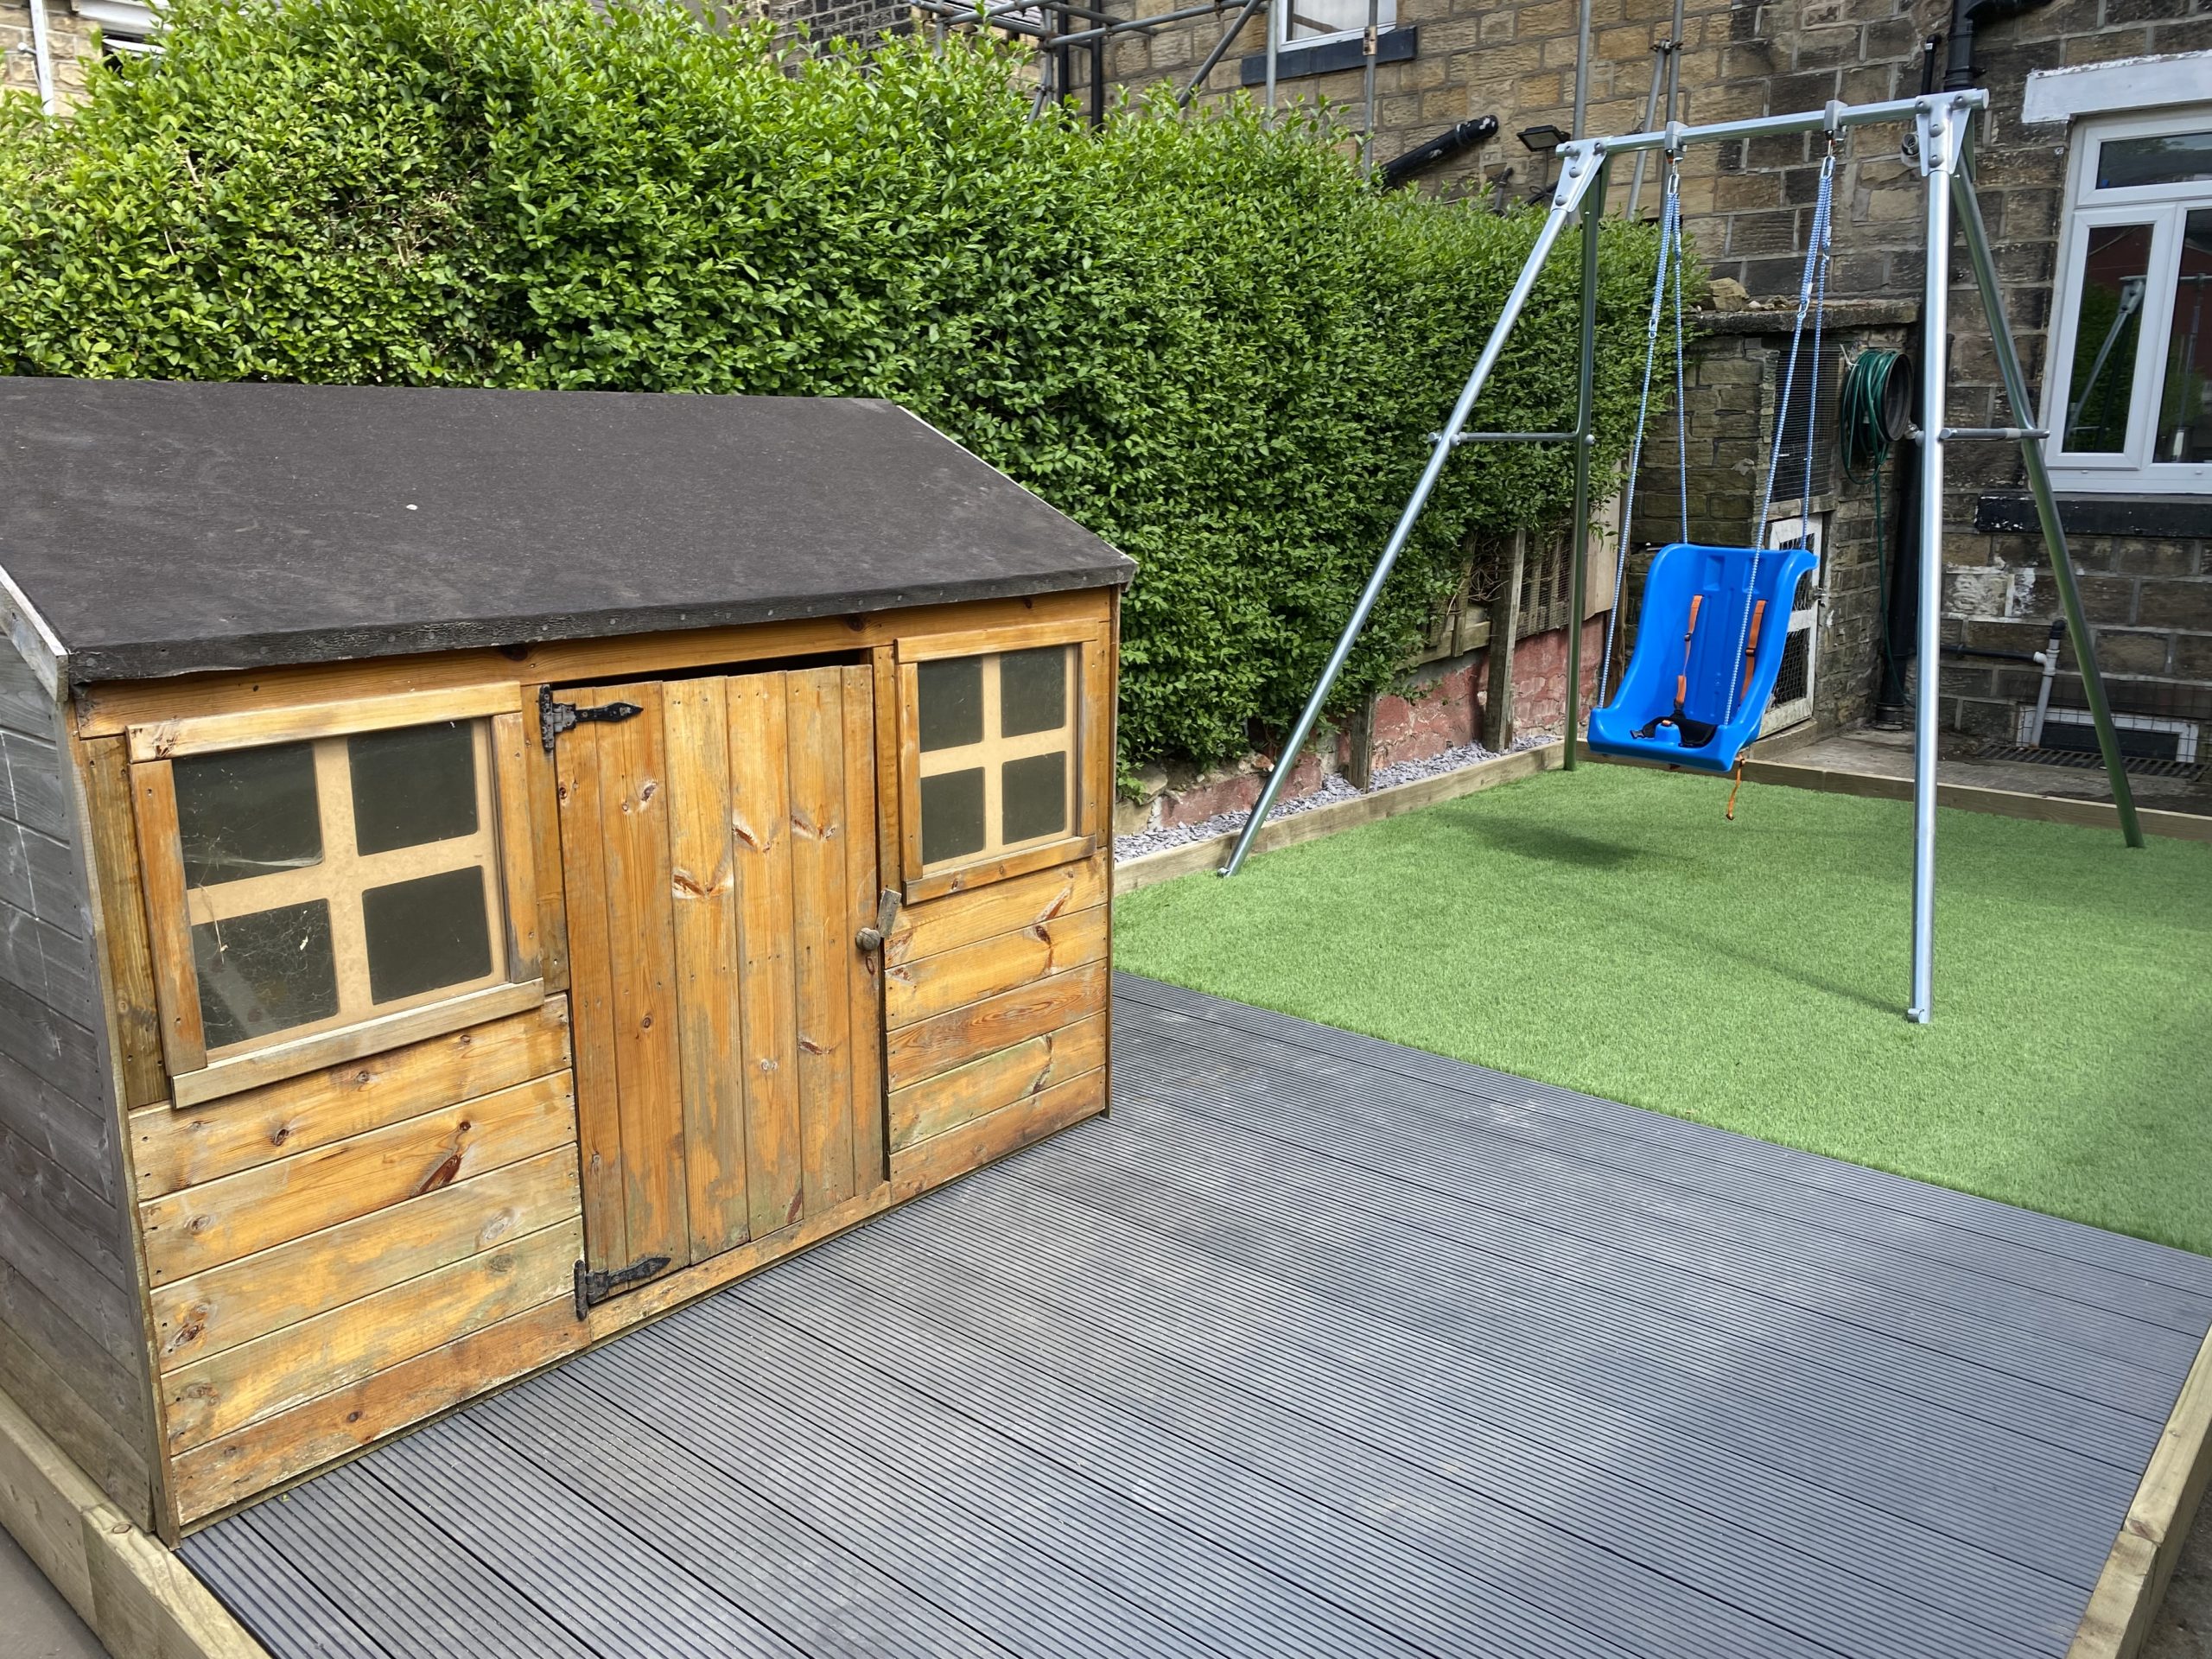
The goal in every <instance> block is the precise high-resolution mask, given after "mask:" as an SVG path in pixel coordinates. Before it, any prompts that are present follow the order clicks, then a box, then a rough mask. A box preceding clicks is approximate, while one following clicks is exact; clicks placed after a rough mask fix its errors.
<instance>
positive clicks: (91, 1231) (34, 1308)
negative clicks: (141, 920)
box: [0, 650, 156, 1525]
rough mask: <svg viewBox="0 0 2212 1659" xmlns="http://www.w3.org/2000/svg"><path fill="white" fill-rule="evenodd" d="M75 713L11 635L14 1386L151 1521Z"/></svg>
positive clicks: (7, 728) (3, 781)
mask: <svg viewBox="0 0 2212 1659" xmlns="http://www.w3.org/2000/svg"><path fill="white" fill-rule="evenodd" d="M59 718H60V710H59V709H57V708H56V707H55V705H54V701H53V700H52V698H50V697H49V696H48V695H47V693H46V691H45V690H44V689H43V688H42V687H41V685H40V683H38V681H37V679H36V678H35V677H34V676H33V675H32V673H31V671H30V670H29V667H28V666H26V665H25V664H24V663H23V661H22V658H19V657H17V656H16V653H15V652H13V651H12V650H0V1389H4V1390H5V1391H6V1392H7V1393H8V1394H9V1395H11V1396H13V1397H14V1398H15V1399H16V1401H17V1402H19V1403H21V1404H22V1407H23V1408H24V1409H25V1410H26V1411H28V1412H29V1413H30V1414H31V1415H32V1417H33V1418H34V1420H35V1421H37V1423H38V1424H39V1426H40V1427H41V1428H42V1429H44V1430H45V1431H46V1433H48V1434H49V1435H50V1436H52V1438H53V1439H54V1442H55V1444H57V1445H58V1446H60V1447H61V1448H62V1449H63V1450H64V1451H66V1452H68V1454H69V1455H70V1456H71V1457H72V1458H73V1459H75V1460H76V1462H77V1463H78V1464H79V1465H80V1466H81V1467H82V1468H83V1469H84V1470H85V1471H86V1473H87V1474H89V1475H90V1476H91V1477H92V1478H93V1479H94V1480H95V1481H96V1482H97V1483H98V1484H99V1485H100V1487H101V1488H102V1490H104V1491H106V1492H107V1494H108V1495H109V1497H111V1498H112V1499H113V1500H114V1501H115V1503H116V1504H117V1505H118V1508H120V1509H121V1510H123V1511H124V1513H125V1514H127V1515H129V1516H131V1517H132V1518H133V1519H135V1520H137V1521H138V1522H140V1523H141V1524H142V1525H145V1524H150V1522H152V1520H153V1517H154V1515H155V1512H156V1495H155V1494H156V1475H155V1466H156V1465H155V1458H154V1452H153V1443H152V1429H153V1406H152V1401H151V1395H150V1385H149V1368H148V1363H147V1357H146V1339H145V1313H144V1303H143V1296H142V1294H141V1290H140V1284H139V1269H138V1263H137V1255H136V1253H135V1232H134V1229H133V1227H132V1224H131V1215H130V1190H129V1185H128V1180H127V1178H126V1175H125V1173H124V1160H123V1153H122V1149H121V1138H122V1137H121V1133H120V1128H119V1122H118V1111H117V1107H116V1100H115V1091H114V1086H113V1084H112V1081H111V1076H110V1070H109V1049H108V1043H107V1038H106V1030H107V1027H106V1020H105V1014H104V1013H103V1011H102V1004H101V999H100V994H99V990H98V988H96V983H95V974H94V966H93V963H94V944H93V930H92V914H91V910H90V906H89V905H88V903H87V891H88V889H87V885H86V876H85V869H84V861H83V860H82V857H81V855H80V847H81V838H80V836H79V834H78V831H77V828H76V826H77V822H78V818H77V813H78V800H77V790H78V787H79V786H78V784H77V781H76V779H75V777H74V775H73V773H72V772H71V771H69V770H68V769H67V768H66V767H65V766H64V765H63V761H62V754H61V750H60V746H59V742H58V729H57V722H58V721H59Z"/></svg>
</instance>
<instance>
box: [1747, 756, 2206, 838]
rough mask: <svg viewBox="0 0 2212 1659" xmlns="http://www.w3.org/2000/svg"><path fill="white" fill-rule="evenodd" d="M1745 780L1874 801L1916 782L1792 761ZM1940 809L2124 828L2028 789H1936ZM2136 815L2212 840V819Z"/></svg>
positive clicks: (1755, 769)
mask: <svg viewBox="0 0 2212 1659" xmlns="http://www.w3.org/2000/svg"><path fill="white" fill-rule="evenodd" d="M1744 776H1745V779H1747V780H1748V781H1750V782H1751V783H1754V784H1781V785H1784V786H1786V787H1788V788H1791V789H1815V790H1821V791H1826V792H1827V793H1829V794H1832V795H1858V796H1862V797H1865V798H1869V799H1872V800H1881V801H1909V800H1910V799H1911V798H1912V779H1910V778H1891V777H1889V776H1887V775H1886V774H1885V773H1881V772H1841V771H1838V770H1836V769H1834V768H1833V767H1829V766H1801V765H1799V764H1798V763H1796V762H1795V761H1790V760H1746V761H1745V763H1744ZM1936 804H1938V805H1939V806H1949V807H1956V808H1958V809H1959V810H1961V811H1966V812H1986V813H1989V814H1991V815H1992V816H1993V817H2000V818H2031V819H2034V820H2037V822H2039V823H2071V824H2078V825H2080V826H2082V828H2084V829H2110V830H2113V831H2114V832H2115V833H2117V832H2118V830H2119V829H2120V811H2119V809H2118V808H2116V807H2114V806H2113V805H2111V804H2109V803H2107V802H2104V801H2077V800H2074V799H2071V798H2068V797H2065V796H2063V795H2031V794H2028V793H2027V792H2026V791H2023V790H2015V789H1986V788H1984V787H1983V786H1982V785H1980V784H1942V783H1939V784H1937V785H1936ZM2136 816H2137V817H2139V818H2140V819H2141V820H2142V823H2143V828H2144V829H2145V831H2147V832H2148V833H2149V834H2151V835H2154V836H2168V837H2171V839H2173V840H2176V841H2212V817H2200V816H2199V815H2197V814H2196V813H2194V812H2169V811H2164V810H2161V809H2159V808H2157V807H2139V808H2138V809H2137V810H2136Z"/></svg>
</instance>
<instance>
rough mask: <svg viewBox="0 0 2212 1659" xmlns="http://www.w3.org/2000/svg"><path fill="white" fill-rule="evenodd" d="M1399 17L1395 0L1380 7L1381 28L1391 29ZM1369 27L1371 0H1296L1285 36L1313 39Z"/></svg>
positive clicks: (1377, 15)
mask: <svg viewBox="0 0 2212 1659" xmlns="http://www.w3.org/2000/svg"><path fill="white" fill-rule="evenodd" d="M1396 16H1397V7H1396V5H1395V0H1383V3H1382V4H1381V5H1379V6H1378V7H1377V8H1376V24H1377V26H1378V27H1380V28H1383V29H1388V28H1389V27H1390V25H1391V23H1392V22H1393V21H1394V20H1395V17H1396ZM1366 27H1367V0H1292V4H1291V8H1290V12H1289V22H1288V26H1287V30H1286V32H1285V38H1286V39H1287V40H1293V41H1306V40H1312V39H1313V38H1314V37H1316V36H1317V35H1346V34H1351V35H1357V34H1358V33H1360V32H1361V31H1363V30H1364V29H1366Z"/></svg>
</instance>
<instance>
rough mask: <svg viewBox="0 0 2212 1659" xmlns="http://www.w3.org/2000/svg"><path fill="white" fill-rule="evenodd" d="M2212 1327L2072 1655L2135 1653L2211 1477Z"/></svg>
mask: <svg viewBox="0 0 2212 1659" xmlns="http://www.w3.org/2000/svg"><path fill="white" fill-rule="evenodd" d="M2208 1443H2212V1333H2208V1334H2207V1336H2206V1337H2205V1338H2204V1342H2203V1344H2202V1346H2201V1347H2199V1348H2198V1349H2197V1351H2196V1363H2195V1364H2193V1365H2191V1366H2190V1369H2189V1376H2188V1377H2187V1378H2186V1379H2185V1380H2184V1381H2183V1383H2182V1385H2181V1394H2180V1395H2179V1397H2177V1399H2176V1400H2175V1402H2174V1408H2173V1413H2172V1414H2171V1416H2169V1417H2168V1418H2167V1419H2166V1427H2165V1432H2164V1433H2162V1434H2160V1435H2159V1436H2158V1446H2157V1448H2156V1449H2155V1450H2154V1451H2153V1452H2152V1453H2151V1463H2150V1466H2149V1467H2148V1468H2147V1469H2145V1471H2143V1481H2142V1484H2140V1485H2139V1486H2138V1487H2137V1488H2136V1489H2135V1501H2134V1503H2132V1504H2130V1505H2129V1506H2128V1510H2127V1519H2126V1521H2124V1522H2121V1523H2120V1533H2119V1535H2118V1536H2117V1537H2115V1538H2114V1539H2113V1546H2112V1554H2110V1555H2108V1556H2107V1557H2106V1558H2105V1569H2104V1571H2103V1572H2102V1573H2099V1574H2098V1575H2097V1587H2096V1589H2095V1590H2094V1592H2092V1593H2091V1595H2090V1597H2089V1607H2088V1611H2087V1612H2085V1613H2083V1614H2082V1625H2081V1628H2080V1629H2079V1630H2076V1631H2075V1633H2074V1645H2073V1646H2072V1647H2070V1648H2069V1649H2067V1659H2135V1655H2136V1654H2137V1653H2138V1652H2139V1650H2140V1649H2141V1648H2142V1646H2143V1642H2144V1638H2145V1637H2147V1636H2149V1635H2150V1633H2151V1622H2152V1619H2154V1618H2157V1617H2158V1606H2159V1604H2160V1603H2161V1602H2163V1601H2164V1599H2165V1595H2166V1583H2167V1580H2170V1579H2171V1578H2172V1577H2173V1572H2174V1563H2175V1562H2176V1561H2177V1560H2179V1559H2180V1557H2181V1552H2182V1548H2183V1545H2184V1544H2186V1543H2187V1542H2188V1541H2189V1532H2190V1527H2191V1526H2192V1525H2193V1524H2194V1523H2195V1522H2196V1510H2197V1505H2198V1503H2200V1502H2201V1501H2202V1498H2203V1497H2204V1485H2205V1481H2206V1479H2207V1478H2208V1477H2212V1456H2208V1455H2207V1448H2208Z"/></svg>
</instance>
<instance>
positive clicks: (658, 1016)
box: [0, 379, 1132, 1541]
mask: <svg viewBox="0 0 2212 1659" xmlns="http://www.w3.org/2000/svg"><path fill="white" fill-rule="evenodd" d="M0 455H4V458H5V466H6V477H7V480H8V484H7V489H6V491H5V493H4V494H0V565H4V605H5V608H6V623H7V627H8V632H9V637H10V641H11V642H12V645H13V646H14V649H13V650H12V651H10V652H4V653H0V658H4V661H0V759H4V761H5V766H4V774H0V775H3V776H4V782H5V788H4V790H0V814H4V822H0V1146H4V1149H5V1153H6V1157H5V1159H4V1160H0V1189H4V1191H0V1264H3V1265H0V1391H4V1392H5V1393H6V1394H7V1395H10V1396H12V1397H13V1398H14V1399H15V1400H16V1402H19V1403H20V1404H21V1405H22V1407H23V1408H24V1409H25V1410H26V1411H28V1412H29V1414H31V1415H32V1417H33V1418H34V1419H35V1421H37V1422H38V1423H39V1424H40V1425H41V1427H43V1428H44V1429H45V1430H46V1432H47V1433H48V1434H49V1435H51V1436H52V1437H53V1439H54V1441H55V1442H56V1443H57V1444H58V1445H59V1446H60V1447H61V1449H62V1450H63V1451H65V1452H67V1453H68V1455H69V1456H70V1457H71V1458H72V1459H74V1460H75V1461H76V1463H77V1464H78V1465H79V1466H80V1467H81V1468H82V1469H83V1470H84V1471H86V1473H87V1474H88V1475H89V1476H90V1477H91V1478H92V1480H93V1481H95V1482H96V1483H97V1484H98V1485H99V1487H100V1488H101V1489H102V1490H104V1491H105V1493H106V1494H107V1496H108V1497H109V1498H110V1500H111V1501H112V1503H114V1504H115V1505H116V1506H117V1507H118V1509H120V1510H122V1511H123V1513H124V1515H125V1516H128V1517H130V1519H132V1520H135V1521H137V1522H138V1523H139V1524H140V1525H142V1526H144V1527H147V1528H149V1529H151V1530H153V1531H156V1532H157V1533H159V1534H160V1535H162V1536H163V1537H164V1538H167V1539H168V1540H170V1541H175V1539H176V1538H177V1537H178V1536H180V1535H181V1533H182V1532H184V1531H187V1530H189V1529H192V1528H193V1527H194V1524H195V1523H197V1522H202V1521H204V1520H206V1519H207V1518H209V1517H211V1516H216V1515H218V1514H220V1513H222V1512H225V1511H226V1510H231V1509H232V1508H234V1507H235V1506H237V1505H238V1504H239V1503H243V1502H245V1501H246V1500H248V1499H251V1498H252V1497H255V1496H256V1495H257V1494H260V1493H263V1492H265V1491H268V1490H270V1488H271V1487H273V1486H275V1485H277V1484H281V1483H283V1482H285V1481H287V1480H289V1479H290V1478H294V1477H296V1476H298V1475H300V1474H302V1473H303V1472H305V1471H310V1470H313V1469H315V1468H317V1467H320V1466H321V1465H326V1464H327V1463H330V1462H331V1461H333V1460H334V1459H339V1458H341V1457H344V1456H346V1455H348V1454H350V1453H352V1452H354V1451H356V1450H358V1449H359V1447H361V1446H365V1445H367V1444H369V1443H371V1442H373V1441H375V1440H380V1439H382V1438H384V1437H385V1436H388V1435H390V1434H391V1433H394V1432H395V1431H397V1430H399V1429H401V1428H404V1427H407V1426H409V1425H410V1424H412V1423H416V1422H419V1421H422V1420H423V1419H425V1418H427V1417H429V1416H431V1415H433V1414H436V1413H439V1412H441V1411H442V1410H444V1409H446V1408H449V1407H451V1406H453V1405H455V1404H457V1403H459V1402H461V1401H464V1400H466V1399H468V1398H470V1397H471V1396H473V1395H477V1394H480V1393H481V1392H483V1391H484V1390H486V1389H490V1388H492V1387H493V1386H494V1385H496V1384H499V1383H503V1382H505V1381H507V1380H510V1379H512V1378H514V1377H517V1376H521V1375H523V1374H525V1373H527V1372H530V1371H532V1370H537V1369H539V1368H541V1367H543V1366H545V1365H547V1364H548V1363H550V1362H552V1361H554V1360H556V1359H558V1358H560V1357H563V1356H567V1355H569V1354H572V1353H574V1352H575V1351H579V1350H581V1349H582V1348H584V1347H586V1346H588V1345H590V1344H594V1343H595V1342H597V1341H599V1340H601V1339H602V1338H607V1337H609V1336H612V1335H613V1334H615V1333H617V1332H620V1331H622V1330H624V1329H625V1328H626V1327H629V1326H632V1325H636V1324H638V1323H639V1322H640V1321H642V1320H645V1319H648V1318H650V1317H652V1315H654V1314H656V1313H661V1312H664V1311H665V1310H667V1309H669V1308H671V1307H673V1306H677V1305H678V1304H680V1303H683V1302H684V1301H687V1300H691V1299H693V1298H695V1297H696V1296H698V1295H700V1294H703V1293H705V1292H707V1291H709V1290H710V1289H713V1288H715V1287H718V1286H720V1285H722V1284H725V1283H727V1282H728V1281H730V1280H732V1279H734V1278H735V1277H737V1276H738V1275H740V1274H743V1273H745V1272H747V1271H748V1270H750V1269H751V1268H754V1267H756V1266H759V1265H760V1264H762V1263H765V1262H769V1261H771V1260H773V1259H775V1258H776V1257H778V1256H779V1255H785V1254H787V1253H789V1252H791V1251H792V1250H795V1249H800V1248H802V1247H804V1246H805V1245H807V1244H809V1243H813V1242H816V1241H817V1240H819V1239H822V1238H824V1237H826V1236H829V1235H830V1234H832V1233H834V1232H836V1231H837V1230H840V1229H842V1228H843V1227H844V1226H846V1225H848V1224H851V1223H852V1222H855V1221H856V1220H858V1219H860V1218H861V1217H865V1216H868V1215H870V1214H873V1213H874V1212H876V1211H880V1210H883V1209H885V1208H887V1207H888V1206H889V1205H893V1204H894V1203H896V1202H898V1201H899V1200H900V1199H901V1198H906V1197H908V1196H911V1195H912V1194H914V1193H917V1192H921V1191H923V1190H925V1189H926V1188H928V1187H930V1186H932V1185H937V1184H938V1183H941V1182H943V1181H944V1180H946V1179H950V1178H951V1177H953V1176H956V1175H958V1174H961V1173H963V1172H965V1171H967V1170H969V1169H971V1168H974V1167H975V1166H977V1165H979V1164H982V1163H984V1162H986V1161H988V1160H991V1159H993V1158H995V1157H997V1156H999V1155H1000V1154H1004V1153H1006V1152H1007V1151H1009V1150H1011V1149H1013V1148H1014V1147H1020V1146H1023V1145H1026V1144H1028V1143H1030V1142H1032V1141H1036V1140H1038V1139H1039V1138H1040V1137H1042V1136H1043V1135H1046V1134H1047V1133H1049V1132H1050V1131H1052V1129H1054V1128H1058V1127H1060V1126H1062V1125H1065V1124H1067V1123H1071V1122H1075V1121H1077V1120H1078V1119H1080V1118H1083V1117H1085V1116H1090V1115H1091V1114H1094V1113H1096V1112H1098V1111H1100V1110H1102V1109H1103V1108H1104V1106H1105V1104H1106V1101H1107V1090H1106V1080H1107V1079H1106V1047H1107V1045H1106V1027H1107V1020H1108V926H1107V923H1108V899H1109V889H1110V886H1111V882H1110V868H1109V861H1110V858H1111V845H1110V836H1109V833H1108V831H1109V810H1110V803H1109V791H1110V788H1111V785H1112V779H1113V775H1114V773H1113V754H1114V734H1113V720H1114V712H1113V711H1114V704H1115V673H1116V666H1115V665H1116V614H1117V604H1118V598H1119V593H1120V588H1121V586H1122V583H1124V582H1126V581H1127V580H1128V575H1129V574H1130V572H1131V569H1132V567H1131V565H1130V563H1129V562H1128V560H1127V559H1125V558H1123V557H1122V556H1121V555H1120V554H1118V553H1116V551H1115V550H1113V549H1112V548H1110V547H1109V546H1108V545H1106V544H1105V543H1103V542H1102V541H1100V540H1099V539H1098V538H1097V537H1095V536H1093V535H1091V534H1090V533H1089V532H1088V531H1084V530H1083V529H1082V528H1080V527H1079V526H1077V524H1073V523H1072V522H1071V521H1070V520H1069V519H1067V518H1065V517H1064V516H1062V515H1061V514H1060V513H1058V512H1056V511H1054V510H1053V509H1052V508H1051V507H1050V506H1048V505H1046V504H1045V503H1044V502H1042V501H1041V500H1039V499H1037V498H1036V497H1035V496H1033V495H1032V494H1030V493H1028V492H1027V491H1026V490H1024V489H1022V488H1021V487H1020V486H1018V485H1016V484H1015V483H1014V482H1013V481H1012V480H1009V479H1007V478H1006V477H1005V476H1004V475H1002V474H1000V473H998V472H996V471H995V470H994V469H993V468H992V467H988V466H987V465H986V464H984V463H983V462H982V461H979V460H977V459H976V457H974V456H973V455H971V454H969V453H968V452H967V451H965V450H963V448H960V447H959V446H958V445H957V444H956V443H954V442H951V441H950V440H949V439H947V438H946V437H944V435H941V434H939V433H938V432H936V431H935V430H933V429H931V428H930V427H929V426H928V425H926V424H925V423H923V422H922V421H920V420H918V419H917V418H916V417H914V416H912V415H910V414H908V413H906V412H905V411H904V410H900V409H899V408H898V407H896V406H894V405H893V404H888V403H883V402H876V401H869V400H859V399H806V398H767V397H685V396H670V395H652V394H614V393H582V392H539V391H475V390H420V389H399V388H378V387H326V386H302V385H249V384H237V385H177V384H154V383H138V382H123V381H113V382H79V381H68V380H37V379H27V380H4V381H0Z"/></svg>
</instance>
